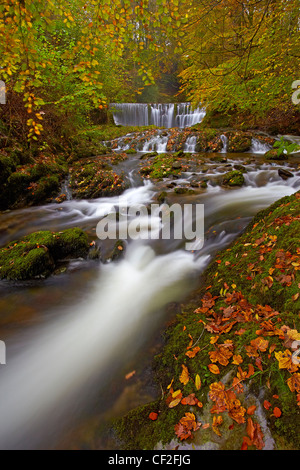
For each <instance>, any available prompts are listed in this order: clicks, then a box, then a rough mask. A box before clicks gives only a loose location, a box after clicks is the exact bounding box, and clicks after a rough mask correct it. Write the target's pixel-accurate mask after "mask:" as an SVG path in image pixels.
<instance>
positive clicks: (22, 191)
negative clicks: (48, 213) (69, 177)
mask: <svg viewBox="0 0 300 470" xmlns="http://www.w3.org/2000/svg"><path fill="white" fill-rule="evenodd" d="M16 161H18V160H17V159H16V158H15V159H13V158H12V157H9V158H8V157H5V158H3V159H1V158H0V179H3V184H2V185H1V188H0V210H6V209H15V208H18V207H23V206H30V205H36V204H43V203H46V202H51V200H52V198H53V197H55V196H57V194H58V193H59V189H60V183H61V181H62V180H63V178H64V177H65V176H66V174H67V171H68V170H67V166H66V162H65V161H64V160H63V159H62V158H59V157H43V158H42V159H38V160H36V161H33V163H30V164H27V165H18V164H17V163H16ZM4 163H5V165H4V166H3V164H4ZM1 164H2V167H1ZM1 170H2V172H1ZM4 177H5V178H4Z"/></svg>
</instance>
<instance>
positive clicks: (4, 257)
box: [0, 228, 89, 280]
mask: <svg viewBox="0 0 300 470" xmlns="http://www.w3.org/2000/svg"><path fill="white" fill-rule="evenodd" d="M88 249H89V245H88V240H87V235H86V234H85V233H84V232H83V231H82V230H81V229H79V228H72V229H67V230H64V231H62V232H50V231H40V232H34V233H32V234H31V235H27V236H26V237H24V238H22V239H21V240H16V241H13V242H11V243H9V244H8V245H6V246H5V247H4V248H1V249H0V278H1V279H10V280H27V279H34V278H44V277H47V276H49V275H50V274H51V273H52V272H54V270H55V269H56V266H57V263H58V261H59V260H62V259H66V258H79V257H85V256H86V255H87V253H88Z"/></svg>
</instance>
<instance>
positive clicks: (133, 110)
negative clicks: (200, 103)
mask: <svg viewBox="0 0 300 470" xmlns="http://www.w3.org/2000/svg"><path fill="white" fill-rule="evenodd" d="M111 107H112V109H113V117H114V121H115V124H116V125H122V126H150V125H155V126H158V127H166V128H171V127H180V128H183V127H190V126H193V125H194V124H198V123H199V122H201V121H202V120H203V118H204V116H205V109H204V108H200V107H198V108H196V109H193V108H192V106H191V104H190V103H178V104H174V103H167V104H144V103H113V104H111Z"/></svg>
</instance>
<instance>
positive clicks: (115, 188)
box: [70, 160, 128, 199]
mask: <svg viewBox="0 0 300 470" xmlns="http://www.w3.org/2000/svg"><path fill="white" fill-rule="evenodd" d="M70 172H71V181H70V187H71V189H72V194H73V197H74V198H77V199H85V198H90V199H94V198H98V197H105V196H117V195H119V194H121V193H122V192H123V191H124V190H125V189H126V188H127V187H128V184H127V182H126V180H125V175H124V174H123V173H121V174H118V173H116V172H115V171H113V170H112V169H111V167H110V166H109V165H108V163H107V161H105V160H104V161H101V160H88V161H87V162H86V163H85V164H83V163H82V162H78V163H76V164H75V165H74V166H73V167H72V168H71V170H70Z"/></svg>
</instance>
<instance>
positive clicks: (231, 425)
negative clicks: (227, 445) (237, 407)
mask: <svg viewBox="0 0 300 470" xmlns="http://www.w3.org/2000/svg"><path fill="white" fill-rule="evenodd" d="M233 428H234V423H232V424H230V425H229V426H228V429H230V431H232V429H233Z"/></svg>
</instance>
